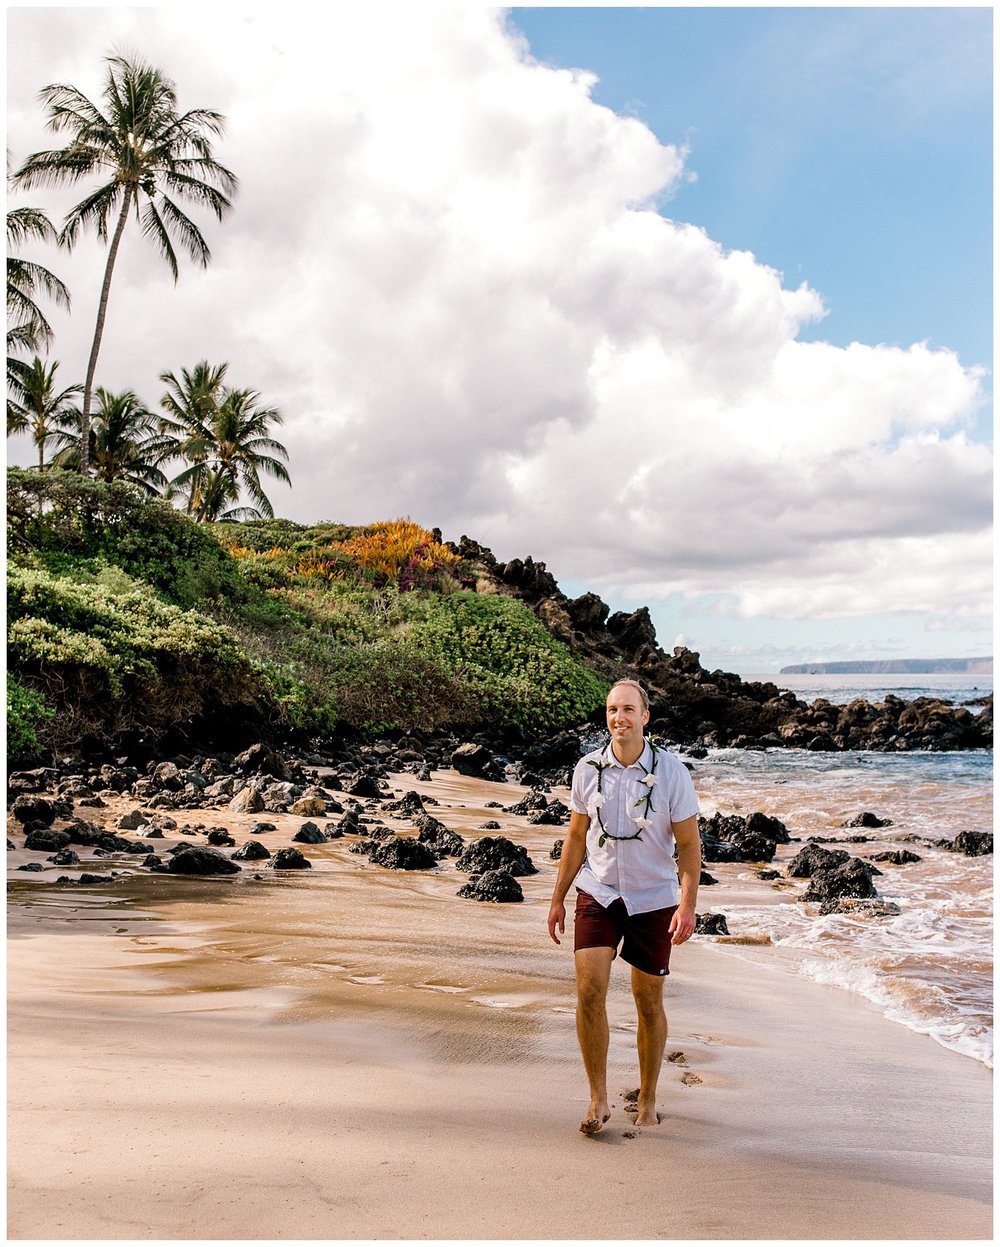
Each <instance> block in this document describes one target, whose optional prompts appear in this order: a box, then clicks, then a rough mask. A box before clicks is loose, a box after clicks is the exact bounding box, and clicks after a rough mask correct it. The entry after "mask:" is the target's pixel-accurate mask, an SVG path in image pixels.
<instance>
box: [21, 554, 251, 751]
mask: <svg viewBox="0 0 1000 1247" xmlns="http://www.w3.org/2000/svg"><path fill="white" fill-rule="evenodd" d="M7 605H8V633H7V648H8V660H9V663H10V668H11V670H12V672H14V673H15V677H17V676H20V677H22V678H23V679H24V680H25V681H27V682H28V683H30V685H31V686H32V687H34V688H39V689H43V690H44V691H45V693H46V695H47V697H48V698H49V700H50V701H51V702H52V703H53V704H55V705H56V706H57V707H59V708H60V709H63V708H64V707H65V708H66V709H71V710H72V711H73V712H74V714H77V715H79V716H81V717H82V719H83V720H84V721H86V722H88V723H90V724H93V725H95V726H100V727H101V728H102V729H103V730H108V731H112V730H118V729H120V728H121V727H123V726H144V727H152V728H162V727H165V726H168V725H172V724H174V723H176V722H178V721H181V720H184V719H186V718H190V717H192V716H197V715H209V716H215V717H218V716H220V715H225V714H227V713H231V712H233V711H234V710H236V709H238V708H242V709H243V710H246V709H247V708H251V707H256V706H257V705H258V704H259V703H260V701H261V699H262V698H265V699H266V694H267V689H266V687H265V685H264V684H263V682H262V680H261V679H260V677H259V675H258V674H257V673H256V672H255V671H254V669H253V667H252V665H251V663H250V661H249V659H248V658H247V656H246V654H245V653H244V652H243V650H242V648H241V647H240V645H239V643H238V641H237V640H236V638H235V637H234V636H233V635H232V633H231V632H230V631H229V630H228V629H227V628H224V627H223V626H222V625H221V624H219V623H217V622H216V621H215V620H212V619H209V618H208V617H207V616H205V615H201V614H199V613H198V612H196V611H190V610H188V611H185V610H181V608H180V607H178V606H174V605H171V604H169V603H166V602H163V601H161V600H160V599H159V598H157V597H156V596H155V594H154V593H153V592H152V591H151V590H150V589H148V588H128V589H126V591H124V592H120V591H115V589H113V588H111V587H109V586H108V585H106V584H101V583H96V582H91V583H85V582H79V581H76V580H72V579H69V578H67V577H60V576H54V575H52V573H51V572H48V571H46V570H44V569H32V568H24V567H18V566H17V565H16V564H10V565H9V566H8V577H7Z"/></svg>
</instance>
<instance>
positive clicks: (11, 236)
mask: <svg viewBox="0 0 1000 1247" xmlns="http://www.w3.org/2000/svg"><path fill="white" fill-rule="evenodd" d="M29 238H34V239H39V240H41V241H43V242H48V241H55V239H56V231H55V228H54V226H53V225H52V222H51V221H50V220H49V218H48V217H47V216H46V215H45V213H44V212H42V210H41V209H40V208H13V209H12V210H11V211H10V212H8V213H7V387H8V389H9V390H10V391H11V393H12V394H13V395H14V396H15V398H16V399H23V398H24V397H25V390H24V381H25V377H26V374H27V372H28V371H29V369H30V368H31V365H30V364H27V363H26V362H25V361H24V360H22V359H17V358H16V355H17V352H18V351H22V350H27V351H37V350H40V349H41V348H42V347H44V346H48V345H49V344H50V343H51V341H52V326H51V325H50V324H49V322H48V321H47V320H46V319H45V316H44V315H43V313H42V309H41V308H40V307H39V306H38V303H37V301H36V299H37V296H38V295H39V294H40V293H41V294H45V295H47V296H48V297H49V298H50V299H52V300H54V302H55V303H56V304H57V305H58V306H59V307H64V308H67V309H68V308H69V291H68V290H67V289H66V287H65V285H64V284H63V283H62V282H61V281H60V280H59V278H58V277H56V276H55V274H54V273H50V272H49V270H48V269H47V268H45V267H44V266H43V265H41V264H36V263H35V262H34V261H33V260H25V259H22V258H21V257H20V256H15V255H13V254H12V252H13V250H14V248H15V247H19V246H20V245H21V244H22V243H24V242H25V241H26V240H28V239H29Z"/></svg>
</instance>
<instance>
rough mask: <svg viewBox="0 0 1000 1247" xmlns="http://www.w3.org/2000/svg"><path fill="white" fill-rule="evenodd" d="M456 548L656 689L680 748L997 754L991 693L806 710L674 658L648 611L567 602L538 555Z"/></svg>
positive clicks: (579, 642) (679, 654)
mask: <svg viewBox="0 0 1000 1247" xmlns="http://www.w3.org/2000/svg"><path fill="white" fill-rule="evenodd" d="M452 549H453V550H454V551H455V552H456V553H457V554H458V555H459V556H460V557H462V558H463V559H464V560H466V562H467V563H468V564H470V565H471V566H473V567H474V568H475V569H476V573H477V587H478V588H479V589H480V590H481V591H488V592H492V593H506V594H509V595H511V596H514V597H518V598H520V599H521V600H522V601H524V602H525V603H526V604H527V605H528V606H530V607H531V609H532V610H533V611H534V612H535V614H536V615H538V617H539V618H540V619H541V620H542V621H543V622H544V623H545V624H546V626H547V627H548V628H549V629H550V630H551V631H552V632H553V634H554V635H555V636H557V637H558V638H559V639H560V640H562V641H565V642H566V644H567V645H569V647H570V648H571V649H572V650H573V651H574V653H576V654H577V655H578V656H579V657H580V658H582V659H583V660H584V661H585V662H586V663H587V664H588V666H590V667H591V668H593V669H594V670H595V671H596V672H597V673H598V674H599V675H601V676H603V677H604V678H605V679H607V680H608V681H609V682H611V681H613V680H615V679H619V678H621V677H622V676H626V675H627V676H631V677H632V678H634V679H637V680H639V681H641V682H642V683H643V684H644V685H645V687H646V689H647V690H648V692H649V698H650V712H651V717H650V730H651V731H653V732H655V733H656V734H658V735H659V736H660V737H662V738H663V739H665V740H668V741H671V742H673V743H677V744H683V745H690V746H694V747H701V748H704V747H713V746H727V747H735V748H751V747H769V748H781V747H786V748H787V747H792V748H799V749H810V750H814V751H819V750H824V751H843V750H860V749H873V750H881V751H903V750H909V749H931V750H956V749H989V748H992V743H993V699H992V697H989V698H987V699H985V702H984V706H983V709H982V711H981V713H980V714H973V713H972V712H971V711H970V710H969V709H967V708H966V707H964V706H954V705H952V704H951V703H950V702H946V701H941V700H938V699H936V698H929V697H922V698H917V699H916V700H915V701H912V702H907V701H903V700H902V699H901V698H898V697H894V696H892V695H891V694H890V695H887V696H886V697H885V699H884V701H881V702H878V703H874V704H873V703H869V702H866V701H862V700H858V701H853V702H850V703H849V704H848V705H846V706H838V705H834V704H833V703H831V702H829V701H827V700H825V699H823V698H819V699H817V700H816V701H814V702H812V703H811V704H807V703H806V702H803V701H800V700H799V699H798V698H796V697H795V695H794V694H793V693H791V692H787V691H786V692H782V691H781V690H780V689H779V688H778V686H777V685H776V684H774V683H772V682H771V681H744V680H743V679H741V677H740V676H738V675H735V674H733V673H732V672H726V671H711V672H710V671H706V670H705V669H704V668H703V667H702V665H701V660H700V657H699V655H698V654H697V653H696V652H695V651H693V650H689V649H687V648H685V647H683V646H677V647H675V648H674V650H673V653H672V654H667V653H665V652H664V650H662V649H661V648H660V646H659V644H658V643H657V640H656V631H655V628H654V626H653V623H652V620H651V618H650V615H649V611H648V609H647V608H646V607H640V608H639V609H638V610H636V611H632V612H630V613H626V612H621V611H619V612H616V613H615V614H610V613H609V608H608V606H607V605H606V603H604V602H603V601H602V600H601V598H600V597H598V596H597V595H596V594H594V593H585V594H583V595H582V596H581V597H578V598H575V599H570V598H567V597H566V595H565V594H563V593H562V592H561V591H560V589H559V587H558V585H557V584H556V582H555V580H554V579H553V577H552V575H551V574H550V573H549V572H548V571H547V570H546V567H545V564H544V563H536V562H535V561H534V560H533V559H532V558H530V557H529V558H525V559H512V560H511V561H510V562H508V563H500V562H498V561H497V559H496V558H494V556H493V554H492V552H491V551H490V550H488V549H487V548H486V547H485V546H482V545H480V544H479V543H478V542H476V541H473V540H472V539H470V538H469V537H465V536H463V537H462V539H461V541H460V542H459V543H458V544H457V545H452Z"/></svg>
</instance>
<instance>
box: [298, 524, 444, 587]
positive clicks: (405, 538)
mask: <svg viewBox="0 0 1000 1247" xmlns="http://www.w3.org/2000/svg"><path fill="white" fill-rule="evenodd" d="M328 552H332V554H333V557H332V558H330V557H329V553H328ZM324 557H326V568H325V572H324V571H322V570H321V568H322V563H323V559H324ZM345 560H346V566H345ZM458 561H459V558H458V555H457V554H455V553H454V552H453V551H451V550H449V548H448V547H447V546H446V545H444V544H442V543H441V542H440V541H436V540H435V538H434V534H433V533H432V532H429V531H428V530H427V529H426V528H421V527H420V525H419V524H415V523H414V522H413V521H412V520H404V519H398V520H385V521H381V522H380V523H377V524H370V525H369V526H368V527H367V528H364V529H362V530H361V531H360V532H358V533H355V534H354V535H353V536H352V537H350V538H349V539H348V540H347V541H339V542H334V543H333V544H332V545H331V546H329V547H328V548H327V551H323V550H315V551H310V553H309V554H308V555H306V557H305V558H303V559H301V560H300V561H299V564H298V566H297V567H296V571H297V572H298V573H299V574H300V575H306V576H308V575H318V574H325V575H327V576H329V577H331V578H336V577H339V576H343V575H344V574H345V572H346V571H347V570H348V567H349V566H350V565H353V566H354V567H356V568H358V569H360V570H361V572H362V573H363V574H364V575H365V576H366V577H367V578H368V579H370V580H372V581H373V582H374V583H375V584H378V585H384V584H388V583H389V582H390V581H396V582H397V583H398V584H399V587H400V589H402V590H404V591H406V590H408V589H415V588H417V587H418V586H419V585H421V584H422V583H425V582H426V581H427V580H428V579H429V578H431V577H433V576H434V575H435V574H436V573H437V572H440V571H447V570H448V569H449V568H453V567H454V566H455V565H456V564H457V563H458Z"/></svg>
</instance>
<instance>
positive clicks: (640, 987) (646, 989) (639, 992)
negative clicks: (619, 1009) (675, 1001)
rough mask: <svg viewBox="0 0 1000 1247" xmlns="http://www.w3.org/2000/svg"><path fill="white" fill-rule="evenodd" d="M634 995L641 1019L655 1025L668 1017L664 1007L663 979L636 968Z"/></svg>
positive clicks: (648, 1024)
mask: <svg viewBox="0 0 1000 1247" xmlns="http://www.w3.org/2000/svg"><path fill="white" fill-rule="evenodd" d="M632 996H633V998H634V1000H635V1007H636V1012H637V1013H638V1015H639V1020H640V1021H641V1022H644V1023H645V1024H646V1025H647V1026H654V1025H656V1024H657V1023H658V1022H660V1021H662V1020H663V1019H665V1018H666V1013H665V1011H664V1008H663V979H662V978H655V977H654V976H653V975H651V974H643V973H641V971H638V970H635V971H633V974H632Z"/></svg>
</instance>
